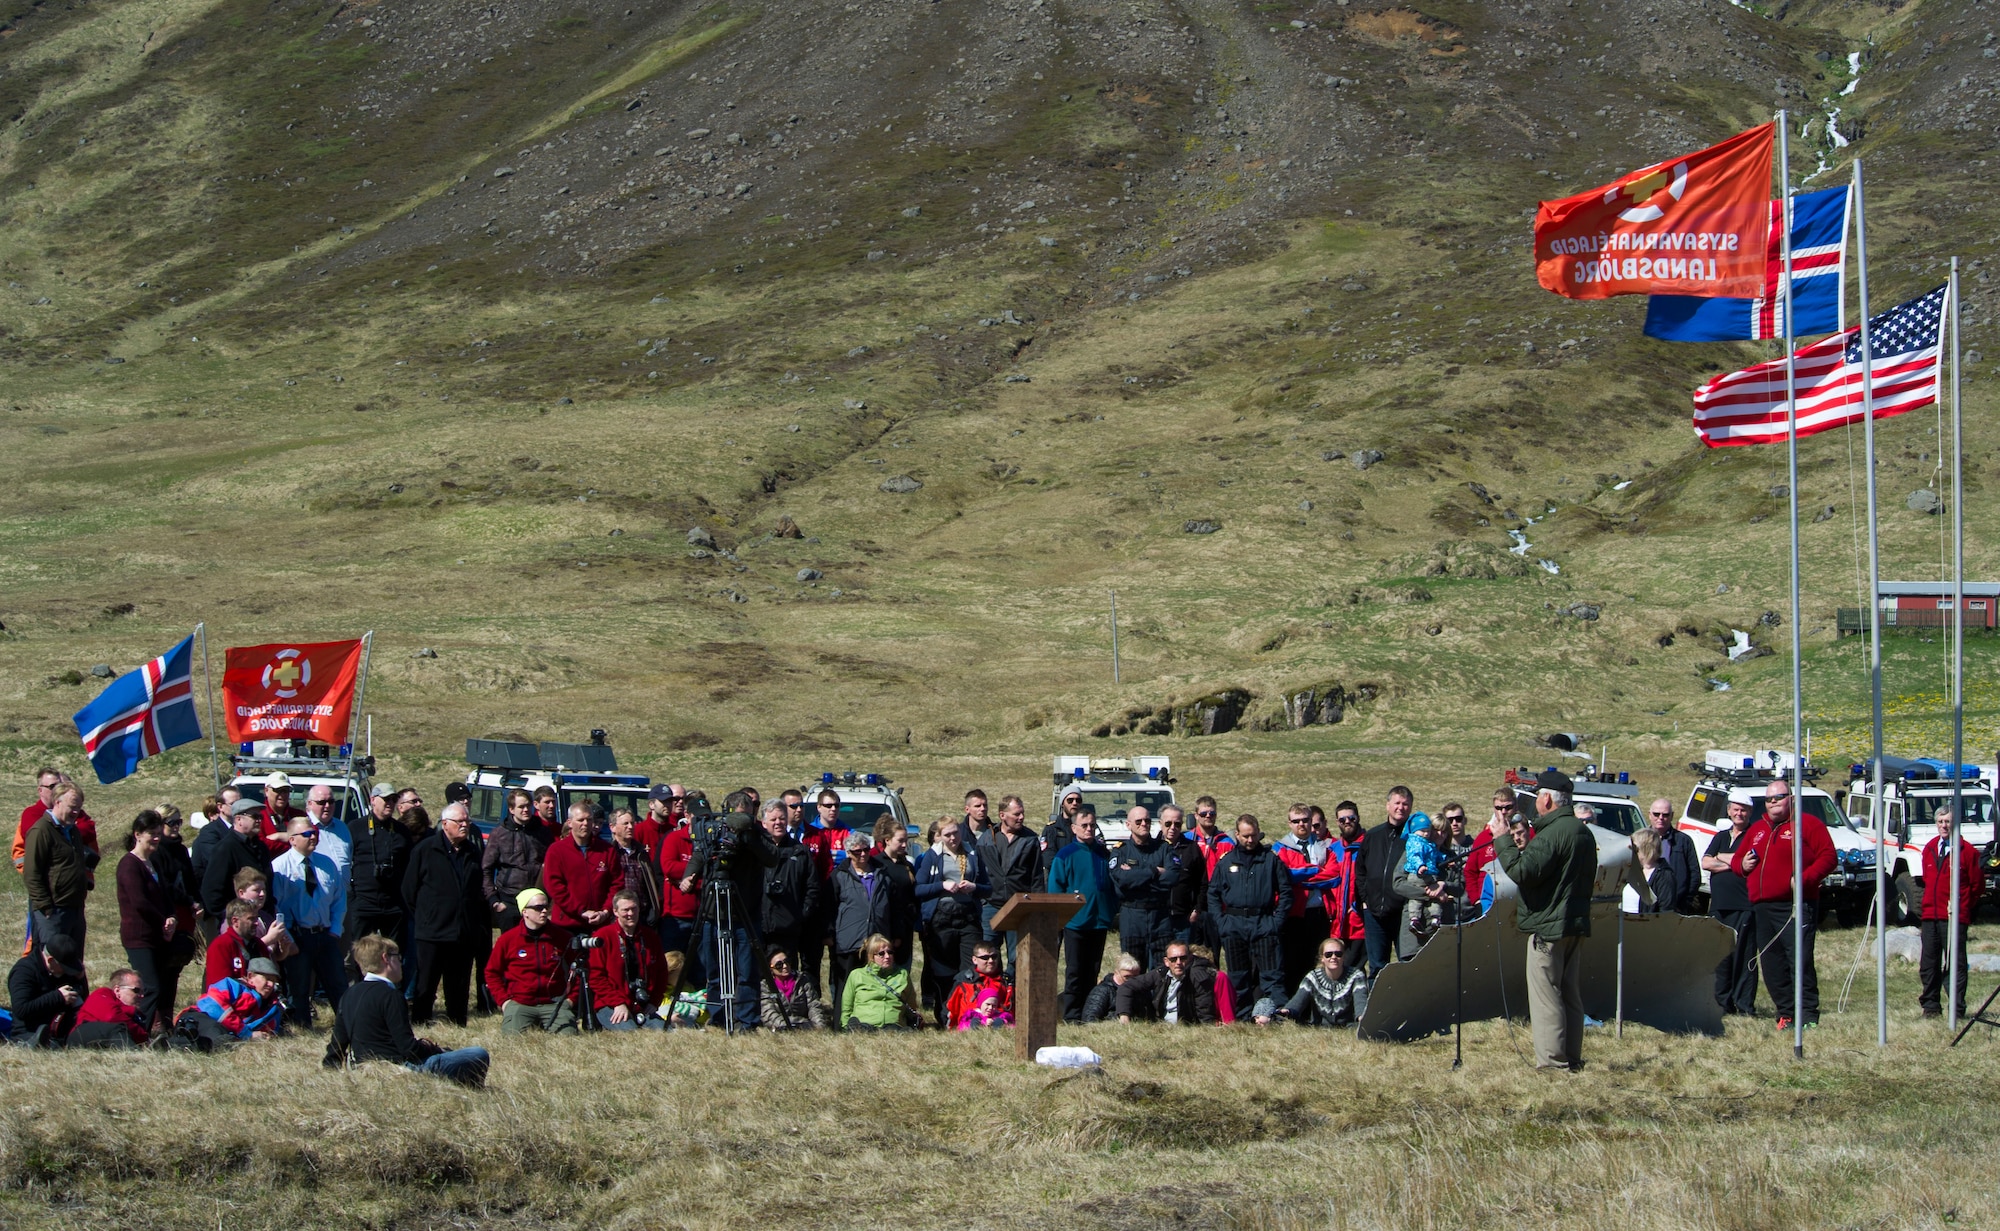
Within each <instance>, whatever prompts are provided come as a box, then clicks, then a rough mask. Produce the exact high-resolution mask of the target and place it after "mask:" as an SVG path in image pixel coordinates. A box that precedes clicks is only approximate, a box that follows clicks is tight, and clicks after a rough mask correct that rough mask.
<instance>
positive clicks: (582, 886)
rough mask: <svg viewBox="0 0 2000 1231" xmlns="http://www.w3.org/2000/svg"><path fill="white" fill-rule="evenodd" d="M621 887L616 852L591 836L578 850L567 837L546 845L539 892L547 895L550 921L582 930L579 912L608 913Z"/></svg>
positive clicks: (622, 879)
mask: <svg viewBox="0 0 2000 1231" xmlns="http://www.w3.org/2000/svg"><path fill="white" fill-rule="evenodd" d="M624 887H625V869H624V867H623V866H622V865H621V864H620V863H619V862H618V852H617V851H614V850H612V849H611V844H610V843H609V842H606V841H605V840H604V839H602V838H600V837H598V836H597V835H595V834H592V835H591V838H590V842H589V843H588V844H587V845H585V846H584V847H583V848H582V849H581V850H579V849H578V848H577V845H576V840H575V839H574V838H571V837H570V836H569V835H568V834H564V835H563V836H562V837H560V838H557V839H556V840H555V841H554V842H551V843H549V850H548V853H547V854H546V855H544V856H542V888H544V889H546V890H548V892H549V906H550V907H551V909H552V914H551V916H550V918H551V920H552V921H553V922H554V923H555V924H556V925H557V926H558V927H565V928H569V929H571V930H575V929H577V928H581V927H584V926H586V925H585V924H584V921H583V912H584V911H587V910H610V909H611V895H612V894H614V893H617V892H618V891H619V890H620V889H623V888H624Z"/></svg>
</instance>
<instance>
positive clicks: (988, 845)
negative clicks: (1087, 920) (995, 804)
mask: <svg viewBox="0 0 2000 1231" xmlns="http://www.w3.org/2000/svg"><path fill="white" fill-rule="evenodd" d="M1054 853H1055V852H1054V851H1050V852H1049V853H1048V854H1049V855H1053V854H1054ZM979 860H980V862H981V863H983V864H985V865H986V874H987V875H988V876H989V877H991V878H992V879H991V881H990V888H989V889H988V890H987V893H986V902H985V904H984V905H983V906H982V907H981V908H980V924H981V926H982V927H983V928H984V929H985V931H986V938H987V939H988V940H993V941H997V940H999V939H1000V934H999V933H997V932H995V931H994V930H993V916H994V915H995V914H997V913H999V910H1000V908H1001V907H1003V906H1005V905H1006V904H1007V903H1008V902H1009V901H1010V900H1011V899H1012V898H1013V896H1014V895H1015V894H1017V893H1041V892H1042V891H1043V889H1044V888H1046V886H1047V884H1048V857H1047V856H1045V855H1044V854H1043V853H1042V844H1041V843H1040V842H1038V841H1036V840H1035V835H1034V834H1032V833H1029V832H1028V806H1027V805H1026V804H1024V803H1022V802H1021V797H1020V796H1019V795H1009V796H1006V797H1005V798H1003V799H1002V800H1001V801H1000V825H999V827H998V828H996V829H989V830H987V831H986V832H985V833H984V834H982V835H980V838H979ZM1006 935H1007V977H1008V978H1010V979H1011V978H1013V977H1014V946H1015V944H1016V942H1017V941H1018V940H1019V939H1020V935H1021V934H1020V933H1019V932H1008V933H1007V934H1006Z"/></svg>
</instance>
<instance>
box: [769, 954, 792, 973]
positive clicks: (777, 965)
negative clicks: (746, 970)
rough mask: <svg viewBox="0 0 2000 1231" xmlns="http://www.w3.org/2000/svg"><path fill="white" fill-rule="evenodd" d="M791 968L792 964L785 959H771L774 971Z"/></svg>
mask: <svg viewBox="0 0 2000 1231" xmlns="http://www.w3.org/2000/svg"><path fill="white" fill-rule="evenodd" d="M791 966H792V964H791V963H790V962H788V961H786V960H785V959H784V958H781V957H774V958H772V959H771V969H772V970H790V969H791Z"/></svg>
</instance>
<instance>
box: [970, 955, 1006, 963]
mask: <svg viewBox="0 0 2000 1231" xmlns="http://www.w3.org/2000/svg"><path fill="white" fill-rule="evenodd" d="M972 960H973V961H975V962H997V961H999V960H1000V955H999V954H997V953H975V954H973V955H972Z"/></svg>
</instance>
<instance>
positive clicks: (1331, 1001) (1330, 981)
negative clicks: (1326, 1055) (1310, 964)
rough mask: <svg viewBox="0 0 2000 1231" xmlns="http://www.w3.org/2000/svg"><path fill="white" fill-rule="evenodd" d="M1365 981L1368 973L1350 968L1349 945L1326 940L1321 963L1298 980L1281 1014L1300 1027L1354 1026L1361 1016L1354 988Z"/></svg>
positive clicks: (1280, 1011) (1320, 947)
mask: <svg viewBox="0 0 2000 1231" xmlns="http://www.w3.org/2000/svg"><path fill="white" fill-rule="evenodd" d="M1366 982H1367V975H1366V973H1365V972H1363V971H1360V970H1353V971H1350V970H1348V969H1347V954H1346V946H1344V945H1342V944H1341V943H1340V942H1339V941H1337V940H1323V941H1321V942H1320V945H1319V965H1318V966H1315V967H1314V968H1313V969H1311V970H1309V971H1307V972H1306V977H1305V978H1303V979H1300V980H1299V990H1298V991H1296V992H1294V993H1293V994H1292V998H1291V999H1290V1000H1288V1001H1286V1002H1285V1006H1284V1007H1283V1008H1281V1009H1279V1010H1278V1016H1279V1017H1283V1018H1287V1019H1289V1020H1291V1021H1295V1022H1297V1023H1298V1024H1299V1025H1301V1026H1351V1025H1353V1024H1354V1021H1355V1019H1356V1017H1358V1016H1359V1013H1358V1012H1357V1010H1356V1006H1355V1003H1354V990H1355V987H1356V985H1358V984H1364V983H1366ZM1363 1003H1364V1004H1365V1003H1366V1002H1365V1001H1364V1002H1363Z"/></svg>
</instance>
